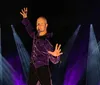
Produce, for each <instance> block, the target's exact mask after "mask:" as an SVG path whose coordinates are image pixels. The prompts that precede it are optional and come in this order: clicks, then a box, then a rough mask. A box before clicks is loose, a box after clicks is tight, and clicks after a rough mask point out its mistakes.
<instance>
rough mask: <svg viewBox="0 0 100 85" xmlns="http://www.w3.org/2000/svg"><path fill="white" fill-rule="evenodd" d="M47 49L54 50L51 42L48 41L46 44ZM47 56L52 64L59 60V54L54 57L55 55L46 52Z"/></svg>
mask: <svg viewBox="0 0 100 85" xmlns="http://www.w3.org/2000/svg"><path fill="white" fill-rule="evenodd" d="M47 51H52V52H53V51H54V48H53V45H51V43H50V42H49V41H48V44H47ZM48 56H49V59H50V61H51V62H52V63H53V64H57V63H59V61H60V56H58V57H55V56H52V55H51V54H49V53H48Z"/></svg>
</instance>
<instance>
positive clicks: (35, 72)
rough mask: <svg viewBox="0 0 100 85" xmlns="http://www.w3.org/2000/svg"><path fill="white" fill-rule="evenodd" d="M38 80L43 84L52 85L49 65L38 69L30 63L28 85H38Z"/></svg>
mask: <svg viewBox="0 0 100 85" xmlns="http://www.w3.org/2000/svg"><path fill="white" fill-rule="evenodd" d="M38 81H40V83H41V85H51V80H50V70H49V66H46V65H45V66H41V67H39V68H37V69H36V68H35V67H34V66H33V65H32V64H30V72H29V79H28V85H36V84H37V82H38Z"/></svg>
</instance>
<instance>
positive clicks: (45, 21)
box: [37, 16, 47, 24]
mask: <svg viewBox="0 0 100 85" xmlns="http://www.w3.org/2000/svg"><path fill="white" fill-rule="evenodd" d="M40 20H41V21H44V23H46V24H47V19H46V18H45V17H43V16H40V17H38V18H37V21H40Z"/></svg>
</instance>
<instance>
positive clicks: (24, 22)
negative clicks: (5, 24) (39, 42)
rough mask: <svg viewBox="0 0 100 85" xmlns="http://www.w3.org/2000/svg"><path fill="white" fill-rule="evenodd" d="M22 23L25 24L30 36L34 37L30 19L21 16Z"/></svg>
mask: <svg viewBox="0 0 100 85" xmlns="http://www.w3.org/2000/svg"><path fill="white" fill-rule="evenodd" d="M22 24H23V25H24V26H25V28H26V30H27V32H28V34H29V35H30V37H32V38H33V37H34V35H35V32H33V31H32V30H33V29H34V28H33V27H32V25H31V23H30V21H29V20H28V18H23V20H22Z"/></svg>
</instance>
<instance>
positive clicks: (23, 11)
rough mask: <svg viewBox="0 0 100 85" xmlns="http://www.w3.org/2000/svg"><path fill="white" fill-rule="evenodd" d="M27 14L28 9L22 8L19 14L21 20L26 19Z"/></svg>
mask: <svg viewBox="0 0 100 85" xmlns="http://www.w3.org/2000/svg"><path fill="white" fill-rule="evenodd" d="M27 12H28V8H27V7H26V8H23V9H22V10H21V12H20V14H21V15H22V16H23V18H27Z"/></svg>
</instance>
